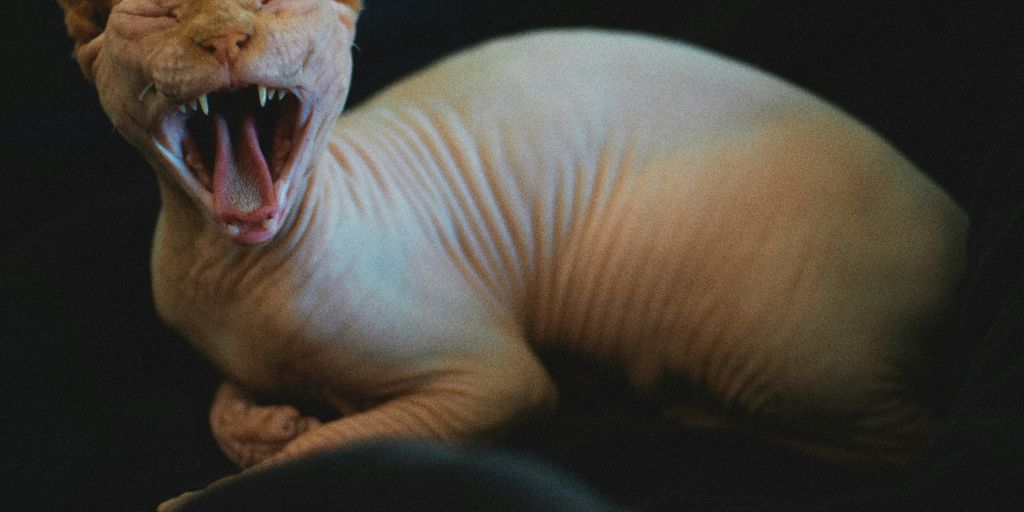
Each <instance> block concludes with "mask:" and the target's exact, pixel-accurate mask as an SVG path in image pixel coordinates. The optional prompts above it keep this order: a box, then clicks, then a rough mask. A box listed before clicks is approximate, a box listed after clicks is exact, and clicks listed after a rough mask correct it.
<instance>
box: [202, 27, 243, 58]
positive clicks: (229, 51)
mask: <svg viewBox="0 0 1024 512" xmlns="http://www.w3.org/2000/svg"><path fill="white" fill-rule="evenodd" d="M249 37H250V35H249V34H248V33H245V32H231V33H228V34H220V35H216V36H210V37H207V38H206V39H204V40H202V41H200V42H199V47H200V48H202V49H203V51H205V52H206V53H209V54H211V55H213V56H215V57H216V58H217V61H218V62H220V63H221V64H230V63H232V62H235V60H237V59H238V54H239V53H241V52H242V48H244V47H245V45H246V44H247V43H248V42H249Z"/></svg>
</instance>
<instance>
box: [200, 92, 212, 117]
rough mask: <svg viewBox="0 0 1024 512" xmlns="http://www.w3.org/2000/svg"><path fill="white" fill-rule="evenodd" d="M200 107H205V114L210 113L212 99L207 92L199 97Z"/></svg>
mask: <svg viewBox="0 0 1024 512" xmlns="http://www.w3.org/2000/svg"><path fill="white" fill-rule="evenodd" d="M199 107H200V108H202V109H203V114H206V115H210V100H209V98H207V97H206V95H205V94H204V95H202V96H200V97H199Z"/></svg>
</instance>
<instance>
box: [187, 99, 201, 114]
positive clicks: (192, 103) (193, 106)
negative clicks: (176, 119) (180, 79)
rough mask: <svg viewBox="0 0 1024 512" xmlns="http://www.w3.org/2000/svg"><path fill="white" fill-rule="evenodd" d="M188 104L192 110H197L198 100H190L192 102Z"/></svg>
mask: <svg viewBox="0 0 1024 512" xmlns="http://www.w3.org/2000/svg"><path fill="white" fill-rule="evenodd" d="M188 106H189V107H190V108H191V109H192V111H193V112H194V111H197V110H199V100H192V102H191V103H189V104H188Z"/></svg>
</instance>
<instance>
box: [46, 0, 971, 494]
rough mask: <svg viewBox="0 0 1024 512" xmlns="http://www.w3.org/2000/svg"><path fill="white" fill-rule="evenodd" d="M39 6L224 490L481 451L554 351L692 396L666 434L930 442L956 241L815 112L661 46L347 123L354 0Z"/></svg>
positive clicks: (793, 90) (394, 101)
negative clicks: (218, 459)
mask: <svg viewBox="0 0 1024 512" xmlns="http://www.w3.org/2000/svg"><path fill="white" fill-rule="evenodd" d="M61 4H62V5H63V6H64V8H65V12H66V19H67V22H68V26H69V31H70V32H71V34H72V36H73V37H74V38H75V40H76V55H77V58H78V62H79V64H80V65H81V67H82V70H83V72H84V73H85V75H86V77H87V78H88V79H89V80H91V81H92V82H94V83H95V85H96V88H97V91H98V93H99V98H100V101H101V103H102V105H103V108H104V109H105V111H106V112H107V114H108V115H109V117H110V119H111V120H112V121H113V123H114V125H115V126H116V128H117V129H118V131H119V132H120V133H121V134H123V135H124V137H125V138H126V139H127V140H128V141H129V142H130V143H131V144H132V145H134V146H135V147H136V148H137V149H138V150H139V151H140V152H141V153H142V155H144V156H145V158H146V159H147V161H148V162H149V163H150V164H151V166H152V167H153V169H154V170H155V171H156V174H157V176H158V183H159V188H160V197H161V201H162V208H161V211H160V215H159V220H158V222H157V226H156V232H155V239H154V242H153V254H152V275H153V291H154V294H155V300H156V304H157V308H158V310H159V313H160V315H161V317H162V318H163V319H164V320H165V321H166V322H167V323H168V324H170V325H171V326H173V327H174V328H175V329H177V330H178V331H179V332H180V333H181V334H182V335H183V336H184V337H185V338H187V339H188V340H189V341H190V342H191V343H192V344H193V345H194V346H195V347H196V348H197V349H198V350H199V352H200V353H202V354H203V355H204V356H205V357H207V358H208V359H209V360H210V361H211V362H212V363H213V364H214V365H215V366H216V367H217V368H218V369H219V370H220V371H221V372H223V374H224V376H225V383H224V384H223V385H222V387H221V388H220V390H219V391H218V393H217V395H216V398H215V400H214V404H213V407H212V411H211V413H210V420H211V425H212V429H213V433H214V436H215V438H216V439H217V441H218V442H219V444H220V445H221V447H222V448H223V450H224V451H225V453H226V454H227V455H228V456H229V457H230V458H231V459H233V460H234V461H235V462H237V463H238V464H239V465H241V466H243V467H252V466H256V465H263V464H268V463H272V462H275V461H281V460H287V459H292V458H295V457H298V456H301V455H303V454H308V453H311V452H315V451H318V450H323V449H326V448H330V447H335V446H341V445H344V444H347V443H353V442H357V441H364V440H372V439H379V438H396V437H418V438H431V439H440V440H448V441H453V442H455V441H463V440H471V439H478V438H482V437H486V436H487V435H490V434H494V433H496V432H498V431H499V430H501V429H503V428H505V427H507V426H509V425H511V424H514V423H515V422H517V421H520V420H523V419H525V418H528V417H530V416H531V415H532V414H534V413H536V412H537V411H539V410H542V409H544V408H547V407H551V406H553V405H554V404H555V402H556V401H557V392H556V387H555V386H554V384H553V383H552V380H551V377H550V376H549V374H548V373H547V372H546V370H545V368H544V367H543V365H542V364H541V363H540V362H539V360H538V358H537V356H536V349H538V348H543V347H550V346H557V347H560V348H562V349H565V350H568V351H573V352H576V353H579V354H581V355H584V356H586V357H588V358H592V359H595V360H598V361H603V362H605V363H609V364H615V365H617V366H618V367H619V368H621V370H622V371H623V372H624V374H625V375H626V376H627V378H628V382H629V384H630V385H631V387H632V389H633V391H635V393H636V394H637V396H640V397H645V396H652V395H655V394H664V389H665V385H666V383H667V382H680V381H683V382H686V383H688V385H687V386H686V389H688V390H689V392H685V393H683V392H680V393H677V394H676V395H675V396H671V397H669V398H670V399H669V400H667V405H666V414H671V415H673V416H674V417H676V418H678V419H679V420H680V424H681V425H687V424H703V425H717V426H721V427H723V428H738V429H742V430H744V431H747V432H752V433H756V434H757V435H759V436H761V437H763V438H765V439H768V440H771V441H773V442H776V443H779V444H782V445H786V446H789V447H791V448H793V449H796V450H800V451H803V452H805V453H808V454H811V455H814V456H818V457H823V458H826V459H829V460H833V461H836V462H839V463H848V464H855V465H859V466H862V467H886V466H891V465H899V464H906V463H907V462H908V461H910V460H911V459H912V458H913V456H914V454H915V453H916V452H917V450H919V449H920V448H921V446H922V445H923V443H925V442H926V440H927V439H928V433H929V432H930V431H931V429H932V427H933V425H934V419H933V418H932V416H931V415H930V414H929V413H928V412H927V411H926V410H925V409H924V408H923V407H922V406H920V405H919V403H918V401H917V400H915V398H914V396H915V394H914V388H915V382H916V379H917V378H918V377H919V374H920V373H921V372H922V370H923V366H924V364H925V353H926V352H927V344H928V342H929V340H930V338H931V337H934V336H935V335H936V333H937V331H938V329H940V328H941V324H942V319H943V315H944V312H946V311H947V310H948V308H949V307H950V305H951V303H952V295H953V290H954V287H955V286H956V284H957V281H958V279H959V275H960V273H961V270H962V266H963V259H964V252H965V231H966V224H967V223H966V218H965V215H964V213H963V212H962V210H961V209H960V208H959V207H958V206H957V205H955V204H954V202H953V201H952V200H951V199H950V198H949V197H948V196H947V195H946V194H945V193H943V192H942V191H941V190H940V189H939V188H938V187H937V186H936V185H935V184H933V183H932V182H931V181H929V180H928V179H927V178H926V177H925V176H924V175H923V174H921V173H920V172H919V171H918V170H917V169H915V168H914V166H913V165H912V164H911V163H910V162H909V161H908V160H907V159H906V158H905V157H903V156H902V155H901V154H900V153H899V152H898V151H897V150H895V149H893V148H892V147H891V146H889V145H888V144H887V143H886V142H884V141H883V140H882V139H881V138H880V137H879V136H878V135H877V134H875V133H874V132H872V131H871V130H869V129H868V128H866V127H865V126H863V125H862V124H860V123H859V122H857V121H856V120H854V119H852V118H851V117H850V116H848V115H846V114H844V113H843V112H841V111H839V110H838V109H836V108H834V107H832V106H830V105H828V104H827V103H826V102H824V101H822V100H820V99H817V98H815V97H813V96H812V95H811V94H809V93H807V92H805V91H803V90H801V89H799V88H797V87H795V86H793V85H791V84H788V83H786V82H784V81H782V80H780V79H778V78H776V77H773V76H770V75H768V74H766V73H764V72H761V71H758V70H755V69H752V68H750V67H748V66H745V65H743V64H741V63H737V62H734V61H731V60H729V59H727V58H723V57H721V56H717V55H715V54H712V53H710V52H708V51H705V50H701V49H697V48H694V47H691V46H688V45H685V44H681V43H678V42H670V41H665V40H660V39H656V38H652V37H648V36H640V35H631V34H623V33H609V32H599V31H587V30H562V31H548V32H538V33H530V34H525V35H520V36H515V37H510V38H506V39H502V40H499V41H496V42H491V43H487V44H483V45H481V46H479V47H476V48H473V49H470V50H468V51H465V52H462V53H459V54H457V55H454V56H451V57H449V58H447V59H445V60H444V61H442V62H441V63H439V64H437V65H435V66H433V67H431V68H429V69H428V70H426V71H423V72H420V73H418V74H416V75H414V76H412V77H409V78H407V79H405V80H403V81H402V82H400V83H398V84H397V85H395V86H393V87H391V88H390V89H388V90H387V91H385V92H383V93H380V94H379V95H377V96H376V97H374V98H372V99H371V100H370V101H368V102H366V103H365V104H363V105H361V106H360V107H359V108H357V109H354V110H352V111H351V112H347V113H346V114H345V115H341V113H342V107H343V105H344V102H345V98H346V95H347V91H348V86H349V79H350V73H351V62H352V61H351V57H350V53H349V51H350V47H351V45H352V42H353V38H354V36H355V24H356V18H357V14H358V11H359V9H360V5H359V1H358V0H344V1H336V0H120V1H118V0H106V1H103V0H100V1H89V0H61ZM674 389H678V388H674ZM257 397H273V398H275V399H276V400H277V403H274V404H270V405H267V404H266V403H264V402H260V401H257ZM290 400H294V401H302V402H308V401H317V402H321V403H324V404H327V405H328V406H330V407H332V408H334V409H336V410H337V411H338V414H339V418H338V419H335V420H332V421H326V420H324V421H321V420H319V419H316V418H313V417H305V416H303V415H302V414H301V413H300V412H299V410H298V409H296V408H295V407H292V406H290V405H287V402H288V401H290ZM186 496H187V495H186ZM181 501H182V500H176V501H171V502H168V503H166V504H165V505H164V506H163V507H162V509H164V510H169V509H171V508H173V507H174V506H175V505H176V504H177V503H180V502H181Z"/></svg>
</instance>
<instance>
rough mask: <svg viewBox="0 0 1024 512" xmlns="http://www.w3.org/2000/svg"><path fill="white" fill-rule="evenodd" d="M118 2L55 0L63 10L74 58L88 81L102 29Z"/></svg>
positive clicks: (112, 0) (100, 42) (107, 0)
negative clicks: (73, 42)
mask: <svg viewBox="0 0 1024 512" xmlns="http://www.w3.org/2000/svg"><path fill="white" fill-rule="evenodd" d="M118 2H120V0H57V3H59V4H60V6H61V7H62V8H63V9H64V23H65V24H66V25H67V27H68V34H69V35H71V38H72V39H73V40H74V41H75V57H76V58H77V59H78V64H79V65H80V66H81V67H82V72H83V73H85V76H86V78H88V79H89V81H92V80H93V76H92V68H93V63H94V62H95V61H96V55H98V54H99V48H100V46H102V39H103V37H102V34H103V29H104V28H106V25H107V17H108V16H110V9H111V8H112V7H113V6H114V5H115V4H117V3H118Z"/></svg>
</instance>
